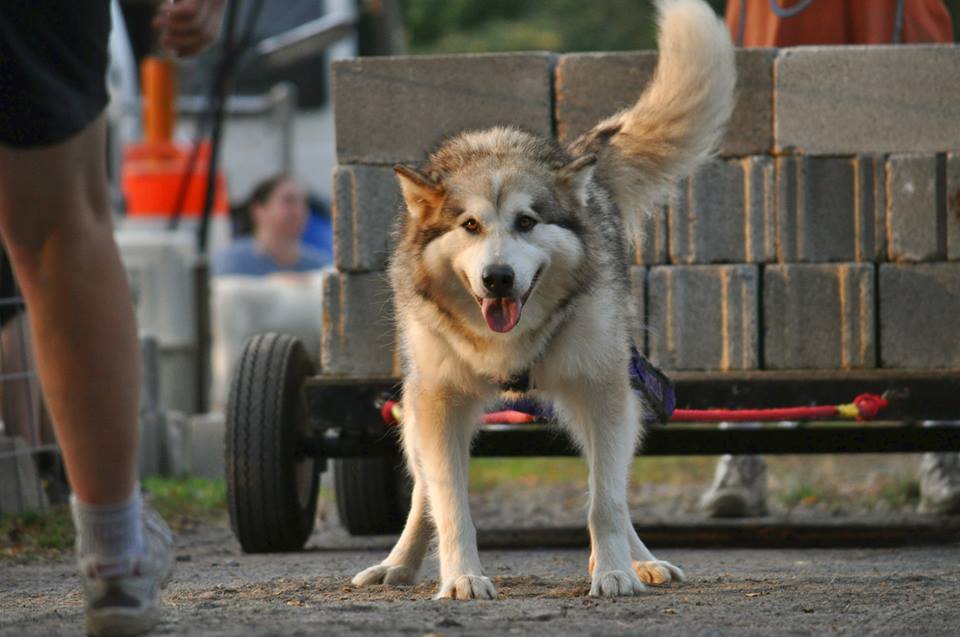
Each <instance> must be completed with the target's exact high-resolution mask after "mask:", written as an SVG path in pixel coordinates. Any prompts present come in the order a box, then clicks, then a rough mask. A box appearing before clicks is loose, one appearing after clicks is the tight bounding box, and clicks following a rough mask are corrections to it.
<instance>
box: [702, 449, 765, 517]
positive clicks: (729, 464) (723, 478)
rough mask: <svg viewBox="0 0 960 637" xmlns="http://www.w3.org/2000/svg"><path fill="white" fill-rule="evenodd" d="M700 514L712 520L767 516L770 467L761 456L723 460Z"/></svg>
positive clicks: (707, 492)
mask: <svg viewBox="0 0 960 637" xmlns="http://www.w3.org/2000/svg"><path fill="white" fill-rule="evenodd" d="M700 510H701V511H702V512H703V513H705V514H706V515H707V516H709V517H712V518H746V517H755V516H760V515H766V514H767V463H765V462H764V461H763V458H761V457H760V456H729V455H727V456H723V457H722V458H721V459H720V462H718V463H717V472H716V475H715V476H714V478H713V484H711V485H710V488H709V489H707V491H706V492H705V493H704V494H703V496H702V497H701V498H700Z"/></svg>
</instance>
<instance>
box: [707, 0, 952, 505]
mask: <svg viewBox="0 0 960 637" xmlns="http://www.w3.org/2000/svg"><path fill="white" fill-rule="evenodd" d="M725 19H726V24H727V28H728V29H729V30H730V35H731V37H732V38H733V41H734V43H736V45H737V46H740V47H765V48H766V47H775V48H782V47H790V46H802V45H814V44H820V45H843V44H921V43H952V42H953V23H952V22H951V21H950V12H949V11H948V10H947V7H946V6H945V5H944V4H943V2H942V0H869V1H865V0H729V2H728V3H727V11H726V16H725ZM700 509H701V510H702V511H703V512H704V513H706V514H707V515H709V516H711V517H748V516H758V515H765V514H766V513H767V465H766V463H765V462H764V461H763V458H761V457H760V456H731V455H726V456H723V457H722V458H721V459H720V461H719V462H718V463H717V468H716V472H715V475H714V480H713V483H712V484H711V486H710V488H709V489H708V490H707V491H706V492H705V493H704V494H703V496H702V497H701V499H700ZM920 511H921V512H922V513H930V514H936V515H949V514H960V454H956V453H928V454H924V457H923V460H922V462H921V464H920Z"/></svg>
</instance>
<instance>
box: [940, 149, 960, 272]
mask: <svg viewBox="0 0 960 637" xmlns="http://www.w3.org/2000/svg"><path fill="white" fill-rule="evenodd" d="M946 164H947V165H946V177H945V179H944V180H945V181H946V187H945V189H946V196H945V199H946V207H947V258H948V259H950V260H952V261H958V260H960V155H958V154H952V153H951V154H950V155H947V161H946Z"/></svg>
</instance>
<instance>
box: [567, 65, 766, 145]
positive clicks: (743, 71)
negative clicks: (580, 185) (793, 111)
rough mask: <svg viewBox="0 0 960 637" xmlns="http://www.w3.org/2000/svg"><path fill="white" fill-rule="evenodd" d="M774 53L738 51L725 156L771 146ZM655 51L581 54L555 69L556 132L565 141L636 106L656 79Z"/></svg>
mask: <svg viewBox="0 0 960 637" xmlns="http://www.w3.org/2000/svg"><path fill="white" fill-rule="evenodd" d="M773 56H774V51H773V50H770V49H749V50H748V49H742V50H738V51H737V53H736V61H737V104H736V107H735V108H734V111H733V117H732V118H731V120H730V124H729V126H728V127H727V134H726V136H725V137H724V140H723V142H722V143H721V145H720V154H721V155H731V156H739V155H750V154H756V153H767V152H769V150H770V149H771V147H772V145H773V144H772V127H773V124H772V119H771V112H772V99H773V86H772V85H773ZM656 64H657V54H656V53H655V52H653V51H640V52H634V53H577V54H571V55H564V56H562V57H561V58H560V60H559V61H558V63H557V69H556V95H557V99H556V116H557V136H558V138H559V139H560V141H561V143H567V142H570V141H572V140H574V139H576V138H577V136H579V135H581V134H582V133H584V132H585V131H587V130H589V129H590V128H591V127H592V126H593V125H594V124H596V123H597V122H598V121H600V120H601V119H603V118H604V117H607V116H608V115H612V114H613V113H615V112H617V111H619V110H621V109H623V108H626V107H627V106H630V105H631V104H633V103H634V102H635V101H636V100H637V98H638V97H639V96H640V93H641V92H642V91H643V89H644V88H645V87H646V85H647V83H648V82H649V81H650V79H651V78H652V77H653V72H654V69H655V68H656Z"/></svg>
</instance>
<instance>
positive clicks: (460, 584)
mask: <svg viewBox="0 0 960 637" xmlns="http://www.w3.org/2000/svg"><path fill="white" fill-rule="evenodd" d="M496 597H497V590H496V589H495V588H494V587H493V582H491V581H490V578H489V577H484V576H482V575H458V576H456V577H451V578H449V579H446V580H443V581H442V582H441V583H440V592H439V593H437V595H436V597H434V599H496Z"/></svg>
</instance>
